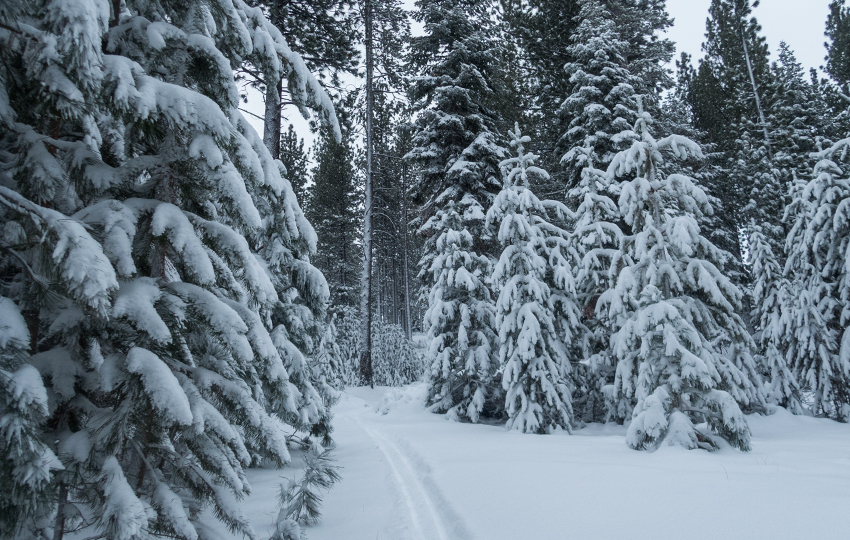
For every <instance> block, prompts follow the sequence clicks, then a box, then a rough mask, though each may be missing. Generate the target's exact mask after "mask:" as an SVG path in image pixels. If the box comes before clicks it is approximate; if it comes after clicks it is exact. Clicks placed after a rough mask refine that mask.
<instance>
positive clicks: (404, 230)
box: [401, 163, 410, 340]
mask: <svg viewBox="0 0 850 540" xmlns="http://www.w3.org/2000/svg"><path fill="white" fill-rule="evenodd" d="M401 234H402V237H403V238H404V240H403V242H402V249H403V250H404V333H405V335H406V336H407V339H408V340H410V281H409V280H408V277H407V266H408V261H407V163H405V164H404V165H402V170H401Z"/></svg>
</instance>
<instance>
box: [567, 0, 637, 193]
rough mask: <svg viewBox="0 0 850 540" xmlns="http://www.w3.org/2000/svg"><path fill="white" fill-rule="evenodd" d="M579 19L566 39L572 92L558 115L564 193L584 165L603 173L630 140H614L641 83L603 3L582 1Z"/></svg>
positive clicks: (630, 114)
mask: <svg viewBox="0 0 850 540" xmlns="http://www.w3.org/2000/svg"><path fill="white" fill-rule="evenodd" d="M579 18H581V19H582V21H581V24H580V25H579V27H578V28H577V29H576V31H575V33H574V34H573V35H572V36H571V38H570V39H571V40H572V44H571V45H570V47H569V53H570V55H571V57H572V58H574V60H573V61H572V62H570V63H568V64H567V65H566V66H564V69H565V70H566V71H567V73H569V74H570V84H571V91H572V92H571V94H570V95H569V96H568V97H567V98H566V99H565V100H564V102H563V104H562V105H561V109H560V111H559V115H561V116H562V117H563V118H564V121H565V122H564V123H565V124H566V131H565V132H564V133H563V134H562V135H561V138H560V140H559V141H558V147H557V149H558V150H559V151H560V153H561V154H562V155H563V158H562V160H561V161H562V163H563V164H564V165H565V166H566V168H567V171H566V173H567V177H566V179H565V180H566V183H567V184H566V187H567V189H569V188H572V187H575V186H576V185H578V183H579V182H580V181H581V174H582V170H583V169H584V168H585V167H586V166H589V165H591V166H592V164H595V165H596V166H598V167H602V168H606V167H607V166H608V164H609V163H610V162H611V159H612V158H613V157H614V154H615V153H616V152H617V151H619V150H622V149H623V148H625V147H628V145H629V142H630V141H629V140H625V141H624V140H621V139H620V138H619V137H621V136H622V134H623V133H625V132H627V130H628V129H629V128H630V127H631V126H632V125H633V124H634V121H635V119H636V118H637V116H636V111H635V107H634V99H633V96H634V94H635V90H636V89H637V88H640V86H641V84H642V82H641V81H640V80H639V79H638V78H637V77H635V76H634V75H632V74H631V73H630V72H629V68H628V65H627V62H626V52H627V49H628V43H627V42H625V41H624V40H622V39H621V38H620V36H619V34H618V32H617V28H616V25H615V23H614V20H613V17H612V15H611V13H610V12H609V11H608V10H607V9H606V8H605V5H604V4H603V2H602V1H601V0H584V1H583V2H582V7H581V12H580V14H579ZM588 150H589V151H588Z"/></svg>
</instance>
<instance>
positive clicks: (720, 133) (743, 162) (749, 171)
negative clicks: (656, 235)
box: [687, 0, 781, 285]
mask: <svg viewBox="0 0 850 540" xmlns="http://www.w3.org/2000/svg"><path fill="white" fill-rule="evenodd" d="M757 5H758V0H755V1H752V0H712V2H711V6H710V8H709V18H708V20H707V23H706V25H707V26H706V40H705V42H704V43H703V50H704V51H705V56H704V57H703V59H702V60H701V61H700V64H699V68H698V69H697V70H696V72H695V73H693V74H692V76H691V77H690V81H689V84H688V98H687V99H688V103H689V105H690V108H691V111H692V114H693V119H694V124H695V127H696V128H697V129H699V130H700V131H701V132H702V133H704V134H705V136H706V142H707V143H710V144H711V146H712V150H713V152H714V153H715V156H714V158H713V160H714V161H715V163H716V165H717V166H718V167H719V169H720V170H719V171H718V173H719V174H718V176H717V177H716V184H717V185H716V186H712V188H713V190H712V191H713V192H714V193H713V194H714V195H715V196H716V197H718V199H719V202H720V204H721V208H720V210H721V211H723V212H724V213H726V215H727V216H729V217H730V219H727V220H724V221H725V223H724V226H725V228H726V230H725V231H724V232H723V233H722V236H723V237H725V238H728V240H729V241H728V243H727V242H724V245H723V248H724V249H726V250H729V251H730V252H731V253H732V255H733V256H734V258H735V261H736V263H737V264H739V265H740V264H741V263H742V262H743V251H742V249H741V246H740V240H739V232H740V231H741V230H744V229H746V227H747V225H748V224H749V221H750V214H748V212H746V211H745V208H746V207H747V205H748V203H749V201H750V199H751V197H752V195H753V193H752V191H753V180H754V179H755V180H756V181H757V182H758V184H759V185H757V186H756V191H757V193H765V194H767V193H768V192H770V191H771V189H769V188H770V187H771V186H775V187H778V188H781V186H779V185H778V184H777V180H776V178H774V177H773V176H774V171H773V164H772V162H771V161H772V157H773V156H772V148H771V144H770V139H769V136H768V133H767V131H768V130H769V126H768V125H767V124H766V121H763V117H764V115H765V114H766V113H765V111H764V104H763V103H762V100H763V98H764V96H763V94H764V92H765V89H766V88H767V87H768V86H769V83H770V80H771V73H770V64H769V61H768V46H767V42H766V41H765V39H764V37H763V36H762V35H760V32H761V26H760V25H759V24H758V21H757V20H756V19H755V17H753V16H752V10H753V8H754V7H756V6H757ZM752 153H759V154H761V155H762V156H763V157H761V158H756V159H752ZM774 191H775V190H774ZM780 191H781V189H780ZM761 198H762V197H760V196H759V197H758V199H759V200H760V199H761ZM780 200H781V199H780ZM770 202H771V203H775V202H776V201H775V199H774V200H772V201H770ZM771 215H772V223H773V224H774V225H775V224H777V223H779V221H780V220H781V206H780V211H779V214H776V212H772V213H771ZM765 232H766V233H769V231H765ZM776 253H779V252H778V251H777V252H776ZM731 277H733V279H734V280H735V281H736V283H738V284H739V285H742V284H743V283H745V281H746V279H747V278H746V275H745V273H744V272H733V273H732V274H731Z"/></svg>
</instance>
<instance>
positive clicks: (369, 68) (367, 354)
mask: <svg viewBox="0 0 850 540" xmlns="http://www.w3.org/2000/svg"><path fill="white" fill-rule="evenodd" d="M364 7H365V11H366V29H365V36H366V185H365V200H364V211H363V273H362V274H361V278H360V382H361V384H364V385H365V384H368V385H369V386H372V387H374V382H373V381H372V107H373V98H374V96H373V94H372V76H373V67H374V66H373V61H372V53H373V50H372V49H373V46H372V0H365V6H364Z"/></svg>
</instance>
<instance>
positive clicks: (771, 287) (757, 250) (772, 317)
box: [749, 224, 805, 414]
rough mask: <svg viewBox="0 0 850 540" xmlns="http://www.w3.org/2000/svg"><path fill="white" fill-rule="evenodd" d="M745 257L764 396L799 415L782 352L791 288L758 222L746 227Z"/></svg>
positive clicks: (794, 385)
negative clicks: (765, 377) (749, 272)
mask: <svg viewBox="0 0 850 540" xmlns="http://www.w3.org/2000/svg"><path fill="white" fill-rule="evenodd" d="M749 250H750V253H749V257H750V260H751V261H752V276H753V305H754V313H753V321H754V322H755V323H756V330H757V332H756V340H757V343H758V347H759V352H760V354H761V355H762V357H763V358H764V361H763V362H762V365H763V366H764V368H766V371H767V374H768V380H767V388H766V391H765V397H766V398H767V399H768V400H770V401H771V402H773V403H776V404H778V405H781V406H782V407H785V408H786V409H788V410H789V411H791V412H793V413H794V414H803V413H804V412H805V409H804V407H803V405H802V402H801V399H802V394H801V392H800V386H799V383H798V382H797V378H796V377H795V376H794V374H793V373H792V372H791V370H790V369H788V362H787V360H786V357H785V355H783V351H786V350H787V348H788V342H789V340H788V339H787V336H786V332H785V328H784V327H783V313H784V310H786V309H787V306H788V305H789V302H790V301H791V296H790V295H791V293H792V289H791V287H790V283H789V282H788V280H787V279H786V278H785V277H783V275H782V266H781V265H780V264H779V262H778V261H777V257H776V255H774V253H773V248H772V247H771V243H770V242H769V241H768V240H767V238H766V237H765V235H764V234H763V233H762V232H761V228H760V227H759V226H758V225H755V224H753V225H751V226H750V236H749Z"/></svg>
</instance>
